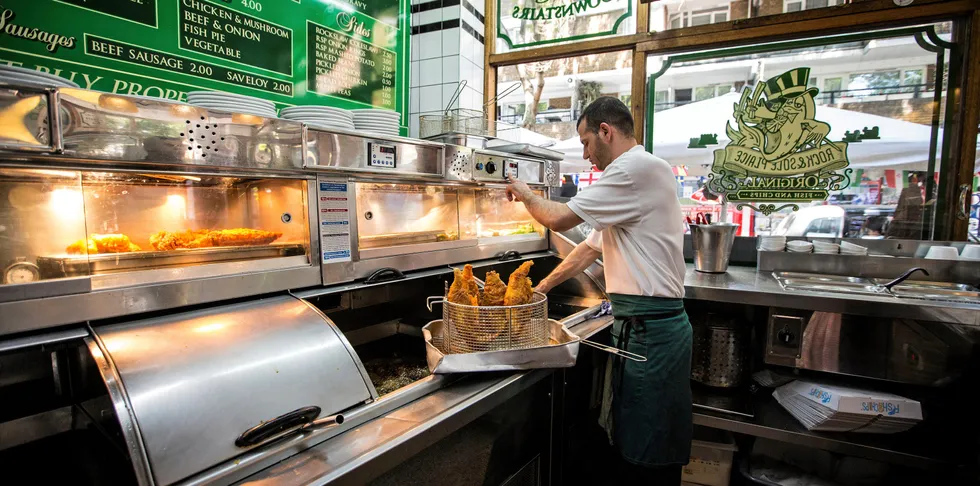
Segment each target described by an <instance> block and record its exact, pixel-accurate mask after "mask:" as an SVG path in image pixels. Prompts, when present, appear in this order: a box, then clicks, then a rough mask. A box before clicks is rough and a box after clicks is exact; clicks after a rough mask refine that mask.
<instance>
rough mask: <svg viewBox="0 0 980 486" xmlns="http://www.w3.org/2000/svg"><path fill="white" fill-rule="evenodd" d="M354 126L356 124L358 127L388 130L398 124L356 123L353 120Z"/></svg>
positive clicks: (396, 126)
mask: <svg viewBox="0 0 980 486" xmlns="http://www.w3.org/2000/svg"><path fill="white" fill-rule="evenodd" d="M354 126H356V127H358V128H382V129H384V128H387V129H389V130H392V129H397V128H398V124H397V123H391V124H388V123H385V124H381V123H357V122H354Z"/></svg>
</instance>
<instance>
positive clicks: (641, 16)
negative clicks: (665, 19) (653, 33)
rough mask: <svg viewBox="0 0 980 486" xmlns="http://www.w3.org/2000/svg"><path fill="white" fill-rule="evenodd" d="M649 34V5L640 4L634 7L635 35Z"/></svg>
mask: <svg viewBox="0 0 980 486" xmlns="http://www.w3.org/2000/svg"><path fill="white" fill-rule="evenodd" d="M647 32H650V4H649V3H640V4H639V5H637V6H636V33H637V34H645V33H647Z"/></svg>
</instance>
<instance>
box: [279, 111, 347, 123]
mask: <svg viewBox="0 0 980 486" xmlns="http://www.w3.org/2000/svg"><path fill="white" fill-rule="evenodd" d="M282 117H283V118H289V119H292V120H304V119H306V120H333V121H337V122H343V123H350V124H352V125H353V124H354V121H353V120H348V119H347V118H344V117H342V116H334V115H324V114H312V113H310V114H308V113H282Z"/></svg>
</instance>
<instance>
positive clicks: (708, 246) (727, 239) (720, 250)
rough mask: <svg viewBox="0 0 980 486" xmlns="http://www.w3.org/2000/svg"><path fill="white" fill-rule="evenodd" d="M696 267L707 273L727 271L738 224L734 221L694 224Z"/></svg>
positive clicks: (692, 231)
mask: <svg viewBox="0 0 980 486" xmlns="http://www.w3.org/2000/svg"><path fill="white" fill-rule="evenodd" d="M689 226H690V227H691V242H692V243H693V245H694V269H695V270H697V271H699V272H705V273H725V272H727V271H728V258H729V257H730V256H731V254H732V244H733V243H735V231H736V230H738V225H737V224H733V223H715V224H692V225H689Z"/></svg>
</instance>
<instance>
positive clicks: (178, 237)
mask: <svg viewBox="0 0 980 486" xmlns="http://www.w3.org/2000/svg"><path fill="white" fill-rule="evenodd" d="M210 233H211V232H210V231H209V230H206V229H204V230H186V231H160V232H159V233H156V234H154V235H152V236H150V246H152V247H153V249H155V250H158V251H170V250H178V249H181V248H209V247H212V246H214V244H213V242H212V240H211V235H210Z"/></svg>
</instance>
